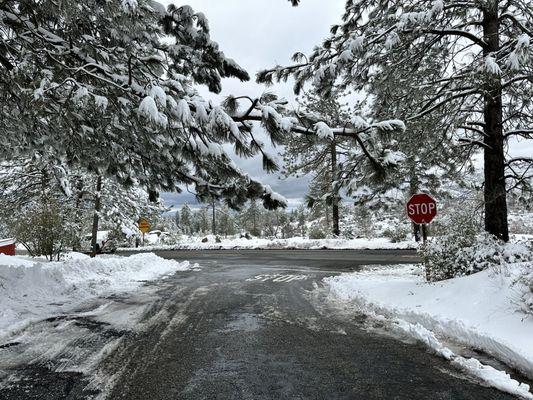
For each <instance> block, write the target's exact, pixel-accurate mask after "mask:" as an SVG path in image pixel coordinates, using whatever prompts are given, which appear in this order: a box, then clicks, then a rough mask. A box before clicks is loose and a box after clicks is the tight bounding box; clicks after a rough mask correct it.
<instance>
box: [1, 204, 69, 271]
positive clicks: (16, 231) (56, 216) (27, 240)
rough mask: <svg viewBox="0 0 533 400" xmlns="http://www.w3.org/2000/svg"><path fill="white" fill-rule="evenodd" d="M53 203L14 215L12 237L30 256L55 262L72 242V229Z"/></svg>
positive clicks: (58, 207)
mask: <svg viewBox="0 0 533 400" xmlns="http://www.w3.org/2000/svg"><path fill="white" fill-rule="evenodd" d="M68 221H69V219H68V216H67V215H66V214H65V211H64V210H63V209H62V208H61V206H60V205H59V204H58V202H57V201H55V200H48V201H43V202H41V203H39V204H36V205H35V206H33V207H31V208H28V209H26V210H24V211H22V212H20V214H19V215H17V218H16V222H14V223H13V226H12V229H11V231H12V234H13V236H14V237H15V238H16V240H17V242H19V243H21V244H22V245H24V247H25V248H26V249H27V250H28V253H29V254H30V255H31V256H33V257H38V256H45V257H46V259H47V260H49V261H52V260H54V259H57V260H59V257H60V255H61V253H62V252H63V250H64V249H65V248H66V247H70V246H72V245H73V243H75V242H76V239H77V237H76V234H77V232H76V229H75V227H74V226H72V225H71V224H70V223H69V222H68Z"/></svg>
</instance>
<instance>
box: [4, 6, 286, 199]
mask: <svg viewBox="0 0 533 400" xmlns="http://www.w3.org/2000/svg"><path fill="white" fill-rule="evenodd" d="M73 21H76V22H75V23H74V22H73ZM78 21H83V24H81V23H78ZM0 29H1V31H2V35H1V36H0V48H1V49H2V51H1V52H0V53H1V55H0V106H1V109H0V117H1V119H2V125H1V126H0V129H1V132H2V134H4V135H9V136H10V138H11V140H10V141H4V142H3V143H2V145H0V154H1V155H2V157H3V158H9V157H11V156H12V155H13V154H16V155H22V156H24V155H35V156H37V157H40V158H42V159H44V160H48V161H49V163H50V164H51V165H53V164H55V163H57V161H58V160H69V162H71V163H72V164H74V165H76V166H77V167H80V168H85V169H91V170H95V171H97V172H98V173H101V174H104V175H108V176H112V177H113V178H114V179H116V180H117V181H118V182H120V183H122V184H126V185H128V184H131V182H132V181H136V182H138V183H139V184H140V185H142V186H144V187H146V188H150V189H155V190H166V191H175V190H180V187H182V186H183V185H193V186H195V187H196V188H197V192H198V195H199V196H200V197H202V196H215V197H220V196H223V197H226V198H227V199H228V202H229V203H230V204H231V205H233V206H238V205H239V204H242V202H243V201H245V200H246V197H247V196H255V197H256V198H262V199H263V200H264V201H265V202H267V203H268V204H269V205H270V206H271V207H275V206H277V205H281V203H280V202H279V201H276V200H275V199H274V197H275V196H272V194H271V193H270V191H269V190H267V188H266V187H263V186H262V185H260V184H259V182H255V181H253V180H251V179H250V178H249V177H248V176H247V175H246V174H245V173H244V172H242V171H241V170H239V169H238V168H237V167H236V166H235V163H234V162H233V161H232V160H231V159H230V158H229V156H228V155H227V154H226V153H225V152H224V151H223V150H222V145H224V144H232V145H234V146H236V147H238V148H239V150H240V155H243V156H247V157H249V156H253V155H254V154H257V153H259V152H261V150H260V149H259V148H258V147H257V146H255V145H254V141H253V140H252V139H251V138H250V135H249V127H248V126H247V125H246V124H239V123H236V122H235V121H233V120H232V119H231V118H229V117H228V116H227V114H225V113H223V111H222V110H221V109H220V108H219V107H217V106H214V105H212V104H210V103H208V102H206V101H204V100H203V99H202V98H201V97H200V96H199V95H198V94H197V92H196V90H195V89H194V85H196V84H201V85H206V86H207V87H208V88H209V89H210V90H211V91H213V92H219V91H220V89H221V79H222V78H226V77H236V78H238V79H241V80H248V79H249V76H248V74H247V73H246V71H244V70H243V69H242V68H241V67H240V66H239V65H238V64H237V63H236V62H235V61H233V60H232V59H229V58H226V57H225V55H224V53H222V51H220V50H219V47H218V45H217V44H216V43H215V42H214V41H212V40H211V37H210V32H209V24H208V22H207V19H206V18H205V16H204V15H203V14H202V13H196V12H194V10H193V9H192V8H191V7H189V6H182V7H176V6H173V5H171V6H169V7H168V8H165V7H164V6H162V5H161V4H159V3H157V2H156V1H152V0H110V1H105V2H101V1H97V0H88V1H84V2H82V3H79V4H77V3H76V4H75V3H68V4H67V3H64V2H62V3H56V2H52V1H45V2H44V3H42V4H39V5H37V4H35V3H33V2H30V1H27V0H7V1H4V2H2V4H1V5H0ZM168 38H170V39H171V40H168ZM270 120H272V121H274V120H273V119H270ZM273 128H275V129H276V130H277V129H278V127H277V126H273ZM272 140H273V141H276V140H277V139H276V138H273V139H272ZM267 164H268V165H269V166H270V164H271V163H267Z"/></svg>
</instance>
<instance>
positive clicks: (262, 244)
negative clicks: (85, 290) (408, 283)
mask: <svg viewBox="0 0 533 400" xmlns="http://www.w3.org/2000/svg"><path fill="white" fill-rule="evenodd" d="M416 247H417V244H416V242H414V241H402V242H398V243H392V241H391V240H389V239H387V238H373V239H307V238H303V237H293V238H289V239H258V238H252V239H246V238H230V239H220V240H218V241H217V240H216V237H215V236H212V235H209V236H206V237H203V238H201V237H187V238H183V240H182V241H181V242H180V243H177V244H172V245H160V246H145V247H140V248H129V249H122V250H128V251H134V250H137V251H157V250H232V249H265V250H268V249H270V250H276V249H302V250H317V249H335V250H363V249H365V250H366V249H368V250H377V249H380V250H392V249H416Z"/></svg>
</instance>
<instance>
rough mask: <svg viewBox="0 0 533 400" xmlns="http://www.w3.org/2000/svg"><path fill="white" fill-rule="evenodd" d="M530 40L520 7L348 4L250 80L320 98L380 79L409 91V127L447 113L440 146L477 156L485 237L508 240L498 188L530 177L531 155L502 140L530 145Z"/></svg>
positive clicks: (428, 0)
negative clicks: (338, 20) (287, 59)
mask: <svg viewBox="0 0 533 400" xmlns="http://www.w3.org/2000/svg"><path fill="white" fill-rule="evenodd" d="M532 36H533V10H532V8H531V7H530V6H529V4H528V3H527V2H500V1H497V0H487V1H476V2H453V1H452V2H446V3H445V2H443V1H442V0H412V1H408V2H405V1H399V0H392V1H387V2H385V3H383V2H371V1H368V0H349V1H347V3H346V12H345V14H344V16H343V23H342V24H340V25H337V26H334V27H333V28H332V30H331V35H330V37H329V38H327V39H326V40H325V41H324V43H323V44H322V45H321V46H318V47H317V48H316V49H315V50H314V51H313V53H312V54H311V55H310V57H307V58H304V57H298V61H299V63H298V64H296V65H294V66H292V67H290V68H284V67H277V68H275V69H272V70H268V71H263V72H262V73H260V74H259V80H260V81H263V82H271V81H272V80H273V79H285V78H287V77H288V76H290V75H293V76H294V77H295V79H296V91H299V90H301V89H302V87H303V86H304V84H305V82H307V81H309V80H313V81H314V84H315V86H316V89H317V90H318V91H319V93H321V94H322V95H324V96H327V95H328V94H330V93H331V91H332V88H333V87H334V84H335V82H341V85H342V86H350V87H353V88H355V89H356V90H366V91H367V92H369V93H373V92H374V91H375V89H376V85H377V84H381V82H383V81H386V82H388V83H389V84H390V85H391V86H392V85H394V84H396V85H402V86H404V87H405V88H406V89H405V91H404V92H405V93H408V92H409V91H408V90H407V88H412V89H414V90H415V91H417V92H418V93H419V95H416V96H414V98H412V99H411V98H410V97H407V96H406V97H405V98H404V99H405V101H406V102H407V103H406V106H407V107H409V108H410V113H409V116H408V117H407V118H406V121H407V122H408V123H409V124H411V123H413V121H421V120H423V119H424V118H425V117H426V116H432V115H434V114H435V113H440V114H444V115H447V116H448V117H449V119H451V120H452V121H453V122H454V123H453V124H451V125H447V124H444V125H442V126H440V132H441V134H442V137H443V140H446V139H448V140H449V139H450V138H455V139H456V140H457V141H462V142H463V143H468V144H469V145H471V146H472V147H473V148H478V149H481V151H482V152H483V157H484V202H485V230H486V231H487V232H489V233H491V234H493V235H495V236H496V237H498V238H500V239H502V240H504V241H507V240H508V239H509V230H508V221H507V202H506V197H507V196H506V190H507V186H510V187H513V186H516V185H528V184H530V182H531V179H533V178H532V176H531V173H530V170H531V169H530V168H531V164H533V159H532V158H531V157H516V158H506V157H505V150H506V146H507V142H508V141H509V140H510V139H514V138H523V139H532V131H531V126H532V122H533V121H532V119H533V117H532V115H533V112H532V111H533V110H532V108H531V107H532V105H531V101H530V98H531V93H532V88H533V86H532V82H531V72H532V62H531V61H532V59H531V50H532V49H531V46H532V40H531V39H532ZM417 70H418V71H421V72H419V73H415V71H417ZM378 95H379V94H378ZM378 100H383V98H381V99H379V98H378ZM415 123H416V122H415ZM389 145H390V143H389ZM439 150H440V149H438V148H436V149H435V151H439Z"/></svg>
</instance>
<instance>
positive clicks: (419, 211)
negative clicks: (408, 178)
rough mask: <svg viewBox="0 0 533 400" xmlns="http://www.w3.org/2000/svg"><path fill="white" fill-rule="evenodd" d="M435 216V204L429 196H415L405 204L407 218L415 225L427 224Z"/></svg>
mask: <svg viewBox="0 0 533 400" xmlns="http://www.w3.org/2000/svg"><path fill="white" fill-rule="evenodd" d="M436 215H437V202H436V201H435V199H434V198H433V197H431V196H430V195H429V194H415V195H414V196H413V197H411V200H409V201H408V202H407V216H408V217H409V218H410V219H411V221H413V222H414V223H415V224H429V223H430V222H431V221H433V218H435V217H436Z"/></svg>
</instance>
